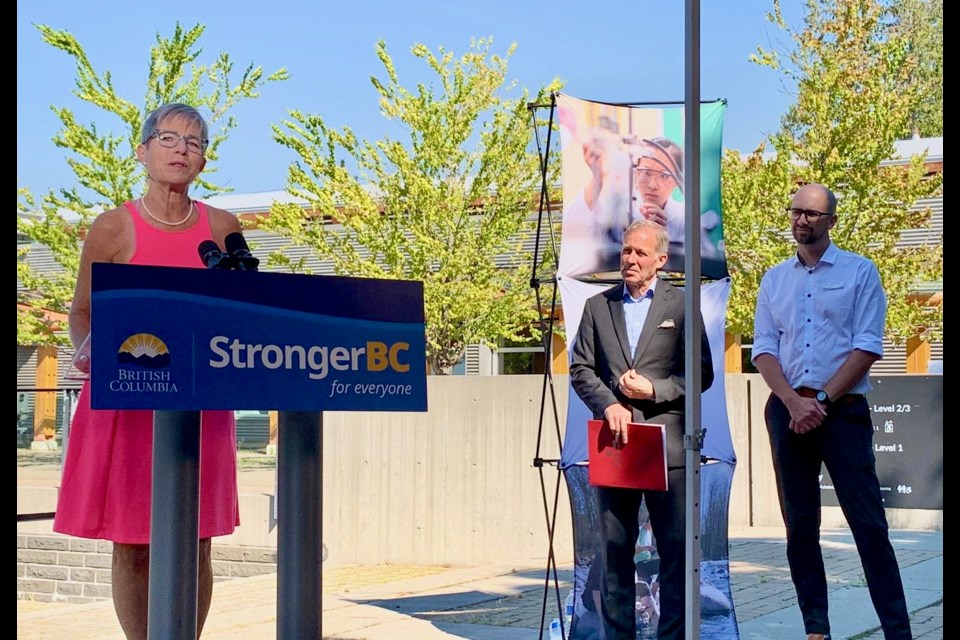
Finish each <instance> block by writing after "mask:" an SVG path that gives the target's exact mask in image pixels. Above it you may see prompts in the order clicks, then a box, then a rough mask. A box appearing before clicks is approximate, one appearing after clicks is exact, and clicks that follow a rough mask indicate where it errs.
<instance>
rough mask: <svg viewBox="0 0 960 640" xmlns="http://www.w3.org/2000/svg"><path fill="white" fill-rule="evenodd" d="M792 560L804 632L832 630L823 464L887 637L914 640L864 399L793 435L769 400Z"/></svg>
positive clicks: (779, 407)
mask: <svg viewBox="0 0 960 640" xmlns="http://www.w3.org/2000/svg"><path fill="white" fill-rule="evenodd" d="M764 415H765V418H766V422H767V431H768V432H769V434H770V446H771V449H772V452H773V466H774V471H775V473H776V478H777V491H778V493H779V495H780V509H781V512H782V513H783V522H784V524H785V525H786V529H787V561H788V563H789V564H790V575H791V577H792V578H793V584H794V586H795V587H796V590H797V600H798V603H799V605H800V612H801V613H802V614H803V624H804V628H805V631H806V633H829V632H830V622H829V620H828V617H827V578H826V572H825V570H824V566H823V555H822V554H821V551H820V466H821V462H822V463H823V464H825V465H826V467H827V471H829V472H830V478H831V479H832V480H833V486H834V489H835V490H836V492H837V500H838V501H839V502H840V508H841V509H843V515H844V516H846V519H847V523H848V524H849V525H850V531H851V533H853V539H854V541H855V542H856V544H857V552H858V553H859V554H860V562H861V564H862V565H863V573H864V576H865V577H866V580H867V587H868V588H869V590H870V598H871V599H872V600H873V606H874V608H875V609H876V611H877V616H878V617H879V618H880V625H881V626H882V627H883V633H884V637H885V638H886V639H887V640H904V639H910V638H912V637H913V636H912V634H911V632H910V618H909V614H908V612H907V603H906V599H905V598H904V595H903V583H902V582H901V580H900V569H899V567H898V565H897V557H896V554H895V553H894V551H893V546H892V545H891V544H890V537H889V535H888V531H887V517H886V514H885V513H884V511H883V499H882V498H881V497H880V481H879V480H878V479H877V471H876V459H875V458H874V455H873V421H872V420H871V418H870V408H869V406H868V404H867V401H866V400H865V399H864V398H859V399H858V400H856V401H853V402H850V403H834V404H832V405H831V406H830V407H829V409H828V410H827V417H826V418H825V419H824V421H823V422H822V423H821V424H820V426H818V427H817V428H816V429H814V430H813V431H810V432H808V433H805V434H802V435H800V434H797V433H795V432H793V431H791V430H790V412H789V411H788V410H787V408H786V406H785V405H784V404H783V402H781V401H780V399H779V398H777V397H776V396H775V395H772V394H771V395H770V399H769V400H768V401H767V406H766V411H765V412H764Z"/></svg>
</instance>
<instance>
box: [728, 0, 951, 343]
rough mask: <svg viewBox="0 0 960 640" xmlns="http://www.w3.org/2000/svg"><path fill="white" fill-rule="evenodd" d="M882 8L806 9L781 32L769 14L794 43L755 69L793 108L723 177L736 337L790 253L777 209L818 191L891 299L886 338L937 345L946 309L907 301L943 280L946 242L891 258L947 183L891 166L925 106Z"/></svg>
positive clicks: (836, 4)
mask: <svg viewBox="0 0 960 640" xmlns="http://www.w3.org/2000/svg"><path fill="white" fill-rule="evenodd" d="M888 12H889V7H887V6H886V5H885V3H883V2H881V1H880V0H808V2H807V5H806V15H805V23H804V25H803V26H801V27H793V26H791V25H788V24H787V23H786V22H785V21H784V19H783V16H782V13H781V11H780V3H779V2H778V1H775V2H774V11H773V12H772V13H771V14H770V15H769V18H770V20H771V22H772V23H773V24H774V25H776V26H777V27H778V28H780V29H781V30H783V31H784V32H785V33H786V34H787V35H788V36H789V39H790V40H791V41H792V45H791V46H790V47H789V48H788V49H787V50H786V51H785V52H780V51H773V50H765V49H762V48H761V49H759V50H758V53H757V54H756V55H755V56H754V57H753V59H754V61H755V62H757V63H758V64H761V65H764V66H767V67H770V68H771V69H773V70H775V71H777V72H779V73H780V74H781V76H782V77H783V78H784V80H785V85H786V86H787V87H788V88H792V89H794V90H795V95H796V99H795V102H794V103H793V104H792V105H791V106H790V108H789V110H788V111H787V113H786V114H785V115H784V116H783V119H782V124H781V128H780V130H779V131H778V132H777V133H775V134H774V135H772V136H771V137H770V140H769V143H770V146H771V147H772V151H773V153H772V154H770V155H768V154H764V151H765V148H766V147H765V145H763V146H761V147H760V148H759V149H757V150H756V151H755V152H754V153H753V154H751V155H749V156H746V157H741V156H740V154H738V153H736V152H730V153H728V154H727V155H726V157H725V158H724V165H723V179H724V184H723V202H724V204H723V211H724V232H725V241H726V246H727V257H728V261H729V264H730V270H731V273H732V275H733V291H732V293H731V298H730V305H729V310H728V327H729V329H728V330H729V331H730V332H731V333H741V334H745V335H752V333H753V305H754V302H755V300H756V293H757V289H758V287H759V283H760V278H761V277H762V275H763V273H764V272H765V271H766V270H767V269H769V268H770V267H771V266H773V265H774V264H776V263H777V262H780V261H781V260H784V259H785V258H787V257H788V256H789V255H791V253H792V252H793V251H794V250H795V247H794V245H793V242H792V240H791V238H790V235H789V233H788V232H787V231H788V229H789V222H788V219H787V216H786V213H785V212H784V208H785V207H786V206H787V204H788V203H789V196H790V194H791V193H792V192H793V191H794V190H795V188H796V186H797V185H798V184H803V183H810V182H818V183H822V184H824V185H826V186H828V187H830V188H831V189H833V190H834V192H835V193H836V194H837V196H838V199H839V201H838V207H837V212H838V222H837V226H836V227H835V228H834V230H833V231H832V232H831V237H832V239H833V240H834V241H835V242H836V243H837V245H838V246H840V247H842V248H844V249H847V250H849V251H854V252H857V253H860V254H863V255H865V256H867V257H869V258H870V259H871V260H873V261H874V262H875V263H876V265H877V268H878V269H879V271H880V275H881V278H882V279H883V284H884V287H885V289H886V291H887V292H888V296H889V301H888V302H889V306H888V309H887V337H889V338H891V339H892V340H894V341H895V342H899V341H901V340H903V339H906V338H908V337H911V336H914V335H921V336H923V337H925V338H931V337H935V336H940V335H942V326H943V309H942V307H940V306H938V307H933V308H931V307H927V306H924V305H923V304H922V303H920V302H918V301H916V300H914V299H912V298H910V297H909V295H908V294H909V293H910V292H911V291H915V290H916V288H917V285H918V284H920V283H923V282H930V281H936V280H938V279H940V278H942V274H943V244H942V239H940V241H939V242H936V243H934V244H931V245H925V246H917V247H903V246H897V245H898V242H899V240H900V238H901V234H902V232H903V231H904V230H906V229H915V228H922V227H925V226H927V225H929V219H930V212H929V210H925V211H915V210H912V209H911V205H913V204H914V203H916V202H917V201H918V200H920V199H923V198H929V197H932V196H935V195H938V194H940V193H941V189H942V174H937V175H929V176H928V175H926V174H927V171H926V168H925V166H924V160H925V158H923V157H916V158H912V159H910V160H909V161H905V162H903V163H889V162H887V161H889V160H890V159H892V158H894V156H895V147H894V142H895V141H896V140H897V139H898V137H900V136H901V135H902V133H903V132H904V131H906V130H907V123H908V122H909V120H910V117H911V114H912V113H914V112H915V109H916V106H917V104H918V100H920V99H921V97H922V96H921V95H920V92H919V91H918V84H917V82H916V81H915V77H916V76H915V73H914V71H915V68H916V64H917V60H916V57H914V56H912V55H910V54H909V51H908V47H907V46H906V44H905V42H904V40H903V39H902V38H901V37H900V36H898V35H897V34H896V33H895V32H892V31H891V30H890V29H889V28H888V27H889V20H888V19H889V13H888Z"/></svg>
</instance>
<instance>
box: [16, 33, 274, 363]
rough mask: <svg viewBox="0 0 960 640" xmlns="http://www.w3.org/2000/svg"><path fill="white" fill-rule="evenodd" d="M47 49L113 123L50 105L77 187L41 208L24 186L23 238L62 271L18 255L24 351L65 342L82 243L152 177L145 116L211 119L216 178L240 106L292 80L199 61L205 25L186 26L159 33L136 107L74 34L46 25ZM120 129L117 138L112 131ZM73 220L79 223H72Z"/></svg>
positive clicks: (20, 206) (224, 58)
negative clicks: (176, 109)
mask: <svg viewBox="0 0 960 640" xmlns="http://www.w3.org/2000/svg"><path fill="white" fill-rule="evenodd" d="M37 29H38V30H39V31H40V35H41V37H42V38H43V40H44V42H46V43H48V44H49V45H50V46H52V47H55V48H57V49H59V50H61V51H63V52H64V53H66V54H67V55H69V56H70V57H71V58H73V60H74V63H75V64H76V88H75V89H74V92H73V93H74V95H75V96H76V97H77V98H79V99H80V100H81V101H83V102H86V103H89V104H92V105H95V106H97V107H99V108H100V109H102V110H103V111H104V112H105V115H108V116H109V122H102V121H101V122H99V123H89V124H83V123H80V122H78V121H77V118H76V117H75V116H74V113H73V111H72V110H71V109H70V108H69V107H52V109H53V111H54V113H56V114H57V117H58V118H59V119H60V122H61V123H62V125H63V128H62V129H61V130H60V131H59V132H58V133H57V134H56V136H54V138H53V143H54V145H56V146H57V147H60V148H62V149H64V150H65V151H66V152H67V163H68V164H69V165H70V168H71V169H72V170H73V173H74V175H75V176H76V184H75V185H73V186H70V187H64V188H61V189H58V190H53V189H51V190H50V191H49V192H48V193H46V194H45V195H44V196H43V197H42V198H41V201H40V204H39V210H37V202H36V199H35V198H34V196H33V194H31V193H30V192H29V190H27V189H25V188H21V187H18V188H17V212H18V216H17V232H18V233H19V234H21V235H25V236H26V237H28V238H29V239H30V240H31V241H33V242H36V243H40V244H42V245H45V246H46V247H48V248H49V249H50V252H51V254H52V256H53V258H54V260H55V261H56V262H57V264H58V265H59V267H60V269H58V270H55V271H46V272H43V273H41V272H39V271H38V270H36V269H33V268H32V267H31V265H30V263H29V262H28V256H27V254H28V251H29V248H28V247H23V248H19V249H18V251H17V280H18V282H19V283H20V285H21V286H20V287H18V290H17V344H66V343H67V339H66V337H65V336H64V335H62V334H57V333H54V329H58V330H59V329H64V327H56V326H55V323H54V322H53V321H52V319H51V313H50V312H53V313H54V314H57V313H61V314H66V313H67V311H68V309H69V306H70V299H71V297H72V295H73V289H74V283H75V281H76V274H77V270H78V268H79V264H80V243H81V240H82V238H83V237H84V235H85V234H86V231H87V229H88V228H89V226H90V223H91V222H92V220H93V218H94V217H95V216H96V214H97V213H99V212H101V211H106V210H109V209H113V208H114V207H117V206H120V205H121V204H122V203H123V202H125V201H127V200H131V199H133V197H134V194H135V193H136V192H137V191H139V190H141V189H142V187H143V184H144V181H145V179H146V175H145V173H144V171H143V168H142V167H141V166H140V165H139V164H138V163H137V161H136V156H135V154H134V150H135V149H136V147H137V145H138V144H139V143H140V137H139V136H140V128H141V125H142V123H143V119H144V118H145V117H146V114H148V113H150V111H152V110H153V109H155V108H156V107H158V106H160V105H162V104H165V103H168V102H182V103H185V104H189V105H191V106H194V107H196V108H197V109H199V110H200V111H201V112H203V113H204V115H205V117H206V118H207V121H208V123H209V124H210V128H211V136H210V145H209V147H208V148H207V152H206V156H207V158H208V162H207V166H206V169H205V171H204V175H206V176H208V175H210V174H212V173H215V172H216V167H215V166H213V164H212V163H215V162H216V160H217V159H218V153H217V150H218V148H219V146H220V144H221V143H222V142H223V141H224V140H226V139H227V137H228V135H229V134H230V132H231V131H232V130H233V128H234V127H236V125H237V123H236V120H235V118H234V117H233V116H231V115H230V110H231V109H232V108H233V107H234V106H235V105H236V104H237V103H238V102H239V101H241V100H244V99H251V98H256V97H257V96H258V95H259V91H260V89H261V88H262V87H263V86H264V85H265V84H267V83H269V82H275V81H279V80H284V79H286V78H287V72H286V70H285V69H279V70H277V71H275V72H274V73H272V74H270V75H269V76H266V77H264V74H263V69H262V68H261V67H254V66H253V64H251V65H249V66H248V67H247V68H246V69H245V70H244V71H243V73H242V74H240V77H239V78H234V77H233V76H235V74H234V69H233V66H234V65H233V61H232V60H231V59H230V56H229V55H228V54H226V53H221V54H220V55H218V56H217V57H216V58H215V59H214V60H213V61H212V62H210V63H206V64H199V63H197V60H198V58H199V57H200V54H201V50H200V49H199V48H198V47H197V42H198V41H199V39H200V36H201V35H202V34H203V31H204V29H205V27H204V26H203V25H200V24H197V25H196V26H194V27H193V28H191V29H189V30H186V29H183V28H182V27H181V26H180V24H179V23H178V24H177V25H176V27H175V28H174V32H173V35H172V36H171V37H170V38H164V37H161V36H160V35H159V34H158V35H157V38H156V43H155V44H154V45H153V46H152V47H151V49H150V61H149V67H148V75H147V83H146V85H147V86H146V93H145V96H144V98H143V99H142V100H140V101H137V102H134V101H131V100H128V99H126V98H124V97H122V96H120V95H118V94H117V92H116V90H115V89H114V85H113V78H112V76H111V74H110V72H109V71H105V72H103V73H100V72H98V71H97V70H96V69H95V68H94V66H93V64H92V63H91V61H90V59H89V58H88V57H87V54H86V52H85V51H84V49H83V47H82V46H81V45H80V43H79V42H78V41H77V39H76V38H75V37H74V36H73V35H72V34H70V33H69V32H68V31H64V30H58V29H53V28H51V27H48V26H45V25H39V26H38V27H37ZM114 129H115V130H119V131H120V132H121V133H119V134H114V133H111V132H110V131H111V130H114ZM197 184H198V185H199V186H200V187H201V188H203V189H205V190H206V192H207V193H208V194H210V193H218V192H223V191H227V189H224V188H222V187H218V186H216V185H215V184H213V183H212V182H210V181H209V180H208V179H205V178H204V177H203V176H201V178H200V179H198V181H197ZM65 214H66V215H67V216H68V217H70V218H71V219H75V220H76V221H72V220H68V219H67V218H66V217H65Z"/></svg>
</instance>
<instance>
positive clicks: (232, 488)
mask: <svg viewBox="0 0 960 640" xmlns="http://www.w3.org/2000/svg"><path fill="white" fill-rule="evenodd" d="M196 204H197V210H198V212H199V214H200V219H199V220H198V222H197V223H196V224H195V225H193V226H192V227H190V228H189V229H185V230H183V231H165V230H161V229H157V228H155V227H152V226H150V225H149V224H147V222H146V221H145V220H144V219H143V218H142V217H141V216H140V214H139V212H138V211H137V209H136V207H135V206H134V205H133V203H131V202H127V203H126V205H125V206H126V207H127V210H128V211H129V212H130V216H131V218H132V219H133V226H134V233H135V237H134V242H135V249H134V254H133V257H132V258H131V259H130V264H146V265H165V266H175V267H197V268H202V267H203V263H202V262H201V261H200V256H199V255H198V253H197V246H198V245H199V244H200V243H201V242H203V241H204V240H210V239H211V237H212V234H211V232H210V222H209V220H208V218H207V210H206V207H205V206H204V205H203V204H202V203H200V202H197V203H196ZM89 387H90V383H89V382H85V383H84V385H83V389H82V390H81V392H80V398H79V401H78V404H77V410H76V413H75V414H74V417H73V422H72V424H71V427H70V435H69V442H68V447H67V458H66V461H65V462H64V466H63V478H62V480H61V486H60V494H59V497H58V500H57V513H56V517H55V518H54V521H53V530H54V531H57V532H59V533H65V534H69V535H72V536H79V537H81V538H102V539H105V540H112V541H113V542H120V543H125V544H147V543H149V542H150V487H151V460H152V455H153V412H152V411H130V410H122V411H115V410H93V409H91V408H90V388H89ZM200 430H201V434H200V537H201V538H209V537H212V536H223V535H228V534H230V533H232V532H233V530H234V528H235V527H236V526H237V525H238V524H240V513H239V511H240V510H239V506H238V502H237V458H236V451H237V447H236V431H235V428H234V418H233V412H232V411H204V412H203V413H202V415H201V420H200Z"/></svg>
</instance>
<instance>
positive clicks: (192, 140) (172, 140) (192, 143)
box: [147, 131, 209, 153]
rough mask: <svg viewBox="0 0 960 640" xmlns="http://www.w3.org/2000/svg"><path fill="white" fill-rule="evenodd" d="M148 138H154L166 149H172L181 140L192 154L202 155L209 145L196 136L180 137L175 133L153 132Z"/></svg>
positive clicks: (207, 141) (206, 141)
mask: <svg viewBox="0 0 960 640" xmlns="http://www.w3.org/2000/svg"><path fill="white" fill-rule="evenodd" d="M150 138H156V139H157V142H158V143H159V144H160V146H161V147H166V148H168V149H172V148H174V147H175V146H177V145H178V144H180V141H181V140H183V141H184V142H185V143H186V144H187V149H188V150H190V151H193V152H194V153H203V152H204V151H206V150H207V144H208V143H209V140H204V139H203V138H198V137H197V136H182V135H180V134H179V133H176V132H175V131H154V132H153V133H152V134H150ZM150 138H147V139H148V140H149V139H150Z"/></svg>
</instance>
